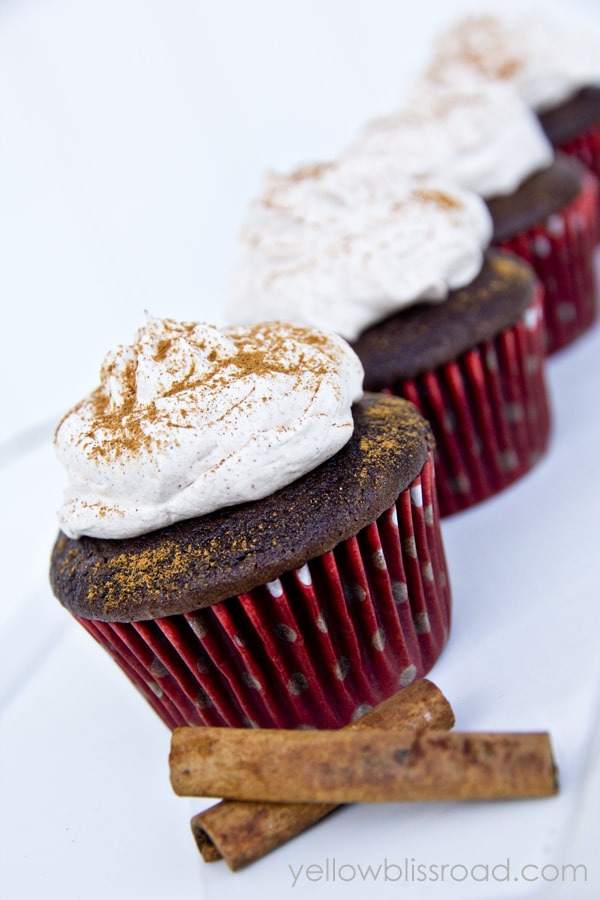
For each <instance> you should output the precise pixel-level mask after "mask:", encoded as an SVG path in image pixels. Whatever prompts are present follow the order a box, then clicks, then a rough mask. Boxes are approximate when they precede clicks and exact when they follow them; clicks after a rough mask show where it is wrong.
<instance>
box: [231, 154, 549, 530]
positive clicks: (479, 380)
mask: <svg viewBox="0 0 600 900" xmlns="http://www.w3.org/2000/svg"><path fill="white" fill-rule="evenodd" d="M369 173H370V174H369V177H370V175H372V174H373V173H372V170H369ZM491 230H492V224H491V218H490V215H489V211H488V210H487V207H486V206H485V204H484V202H483V201H482V200H481V198H480V197H478V196H477V195H475V194H472V193H469V192H467V191H464V190H461V189H460V188H457V187H456V186H454V185H449V184H448V183H443V182H441V181H439V180H431V179H426V178H420V179H410V178H406V177H404V178H403V177H401V176H399V175H398V174H397V173H396V174H395V176H394V177H392V178H390V179H389V180H386V179H384V178H382V177H378V178H375V179H372V180H368V177H367V176H363V175H360V176H359V175H357V173H356V170H355V169H354V168H353V167H350V166H348V165H346V164H345V162H344V163H342V164H341V165H336V164H333V163H332V164H330V165H328V166H315V167H313V168H308V167H306V168H304V169H302V170H299V171H296V172H294V173H292V174H291V175H290V176H288V177H285V176H279V177H275V176H271V177H270V178H268V179H267V182H266V186H265V189H264V192H263V194H262V195H260V196H259V198H257V200H256V201H255V202H254V204H253V206H252V207H251V210H250V214H249V216H248V221H247V223H246V226H245V230H244V232H243V234H242V238H243V248H244V253H243V255H242V259H241V261H240V264H239V268H238V270H237V272H236V275H235V278H234V285H233V296H232V300H231V304H230V316H231V317H232V318H234V319H237V320H241V321H244V320H246V321H249V320H251V319H252V317H256V319H257V320H259V319H260V318H262V317H264V316H281V317H284V316H287V317H294V318H295V319H296V320H297V321H299V322H303V323H304V324H308V323H310V322H312V323H313V324H315V325H318V326H320V327H327V328H329V329H331V330H335V331H337V332H338V333H339V334H341V335H343V336H344V337H345V338H346V339H347V340H349V341H350V342H351V343H352V344H353V346H354V348H355V350H356V351H357V353H358V355H359V356H360V357H361V360H362V362H363V366H364V368H365V384H366V385H367V386H368V388H369V389H370V390H375V391H380V392H382V393H387V394H396V395H399V396H402V397H405V398H408V399H409V400H411V401H412V402H413V403H414V404H415V405H416V406H417V407H418V408H419V409H420V410H421V411H422V412H423V414H424V415H425V417H426V418H428V419H429V421H430V423H431V426H432V429H433V432H434V435H435V438H436V472H437V484H438V492H439V498H440V510H441V514H442V515H449V514H450V513H454V512H457V511H459V510H461V509H465V508H467V507H469V506H472V505H474V504H475V503H478V502H480V501H482V500H485V499H486V498H488V497H490V496H492V495H493V494H495V493H497V492H498V491H499V490H502V489H503V488H504V487H507V486H508V485H509V484H511V483H513V482H514V481H516V480H517V479H518V478H519V477H521V476H522V475H523V474H524V473H525V472H527V471H528V470H529V469H530V468H531V467H532V465H534V463H535V461H536V460H537V459H539V457H540V456H541V455H542V454H543V452H544V451H545V449H546V446H547V443H548V438H549V432H550V421H549V413H548V400H547V395H546V388H545V374H544V368H545V367H544V362H545V354H544V340H543V315H542V294H543V292H542V289H541V286H540V283H539V280H538V279H537V277H536V275H535V273H534V272H533V270H532V269H531V267H530V266H528V265H527V264H526V263H524V262H523V261H522V260H520V259H518V258H517V257H516V256H513V255H508V254H501V253H499V252H495V253H488V254H487V255H485V256H484V252H485V250H486V248H487V246H488V242H489V238H490V235H491Z"/></svg>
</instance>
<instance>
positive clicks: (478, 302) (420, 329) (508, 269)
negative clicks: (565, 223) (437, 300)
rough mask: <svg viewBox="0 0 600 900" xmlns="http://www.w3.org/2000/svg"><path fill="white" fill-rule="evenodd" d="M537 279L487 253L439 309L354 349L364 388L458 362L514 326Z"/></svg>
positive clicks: (514, 261)
mask: <svg viewBox="0 0 600 900" xmlns="http://www.w3.org/2000/svg"><path fill="white" fill-rule="evenodd" d="M535 286H536V277H535V273H534V272H533V270H532V269H531V268H530V266H528V265H527V263H525V262H523V261H522V260H520V259H518V258H517V257H516V256H513V255H512V254H508V253H501V252H499V251H489V252H488V253H487V255H486V260H485V264H484V266H483V268H482V270H481V272H480V273H479V275H478V276H477V278H475V280H474V281H473V282H472V283H471V284H469V285H468V286H466V287H464V288H461V289H459V290H457V291H452V293H451V294H450V296H449V297H448V299H447V301H446V302H445V303H444V304H441V305H439V306H431V305H428V304H423V303H422V304H419V305H418V306H414V307H412V309H408V310H405V311H404V312H402V313H400V314H399V315H397V316H392V317H391V318H389V319H386V320H385V321H384V322H380V323H379V324H377V325H375V326H373V327H372V328H369V329H368V330H367V331H365V332H364V333H363V334H362V335H361V336H360V337H359V339H358V340H357V341H355V342H354V343H353V347H354V349H355V350H356V352H357V354H358V356H359V357H360V359H361V361H362V363H363V366H364V369H365V387H366V388H367V389H368V390H374V391H376V390H380V389H381V388H382V387H389V386H390V385H393V384H395V383H396V382H398V381H401V380H402V379H405V378H414V377H416V376H417V375H421V374H422V373H424V372H429V371H432V370H433V369H435V368H437V367H438V366H440V365H443V364H444V363H446V362H448V361H450V360H453V359H456V358H457V357H458V356H460V354H461V353H463V352H465V351H466V350H469V349H471V348H473V347H476V346H477V345H478V344H480V343H481V342H482V341H486V340H489V339H491V338H494V337H495V336H496V335H497V334H499V333H500V332H501V331H503V330H504V329H505V328H506V327H508V326H510V325H514V324H515V322H516V321H518V319H519V318H520V316H522V315H523V313H524V312H525V310H526V309H527V307H528V306H529V304H530V303H531V301H532V299H533V297H534V291H535Z"/></svg>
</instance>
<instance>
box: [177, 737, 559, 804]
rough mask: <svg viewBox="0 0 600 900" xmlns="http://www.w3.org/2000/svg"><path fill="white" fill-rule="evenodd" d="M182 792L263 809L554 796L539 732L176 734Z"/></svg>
mask: <svg viewBox="0 0 600 900" xmlns="http://www.w3.org/2000/svg"><path fill="white" fill-rule="evenodd" d="M170 766H171V783H172V785H173V789H174V790H175V793H177V794H180V795H183V796H196V797H224V798H229V799H236V800H251V801H261V802H263V801H268V802H271V803H380V802H389V801H421V800H442V801H451V800H496V799H513V798H521V797H545V796H549V795H551V794H555V793H556V790H557V784H556V768H555V765H554V761H553V758H552V751H551V748H550V741H549V736H548V735H547V734H546V733H543V732H542V733H521V734H510V733H505V734H502V733H498V734H493V733H492V734H490V733H461V732H449V733H446V732H441V733H440V732H439V731H434V732H422V733H418V732H417V733H415V732H414V731H402V732H389V731H384V730H383V729H369V730H368V732H362V731H360V730H358V729H341V730H339V731H328V730H321V731H292V730H287V729H285V730H271V729H268V730H256V731H251V730H250V731H249V730H248V729H244V728H179V729H176V731H175V732H174V733H173V736H172V739H171V756H170Z"/></svg>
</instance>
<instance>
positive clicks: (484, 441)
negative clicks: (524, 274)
mask: <svg viewBox="0 0 600 900" xmlns="http://www.w3.org/2000/svg"><path fill="white" fill-rule="evenodd" d="M543 293H544V292H543V289H542V287H541V285H540V284H539V283H538V284H537V286H536V291H535V296H534V299H533V300H532V302H531V304H530V305H529V307H528V308H527V310H526V311H525V314H524V315H523V316H522V317H521V318H520V319H519V321H518V322H517V323H516V324H515V325H514V326H512V327H510V328H507V329H505V330H504V331H502V332H501V333H500V334H499V335H497V336H496V337H495V338H494V339H493V340H489V341H485V342H483V343H481V344H479V345H477V346H476V347H474V348H473V349H471V350H468V351H466V352H465V353H463V354H462V355H461V356H460V357H459V358H458V359H456V360H454V361H451V362H448V363H445V364H444V365H442V366H440V367H438V368H437V369H435V370H433V371H430V372H426V373H424V374H422V375H419V376H417V377H416V378H414V379H405V380H403V381H400V382H398V383H397V384H395V385H394V386H393V388H391V389H390V390H389V392H390V393H394V394H398V395H399V396H401V397H405V398H406V399H408V400H411V401H412V402H413V403H414V404H415V406H417V407H418V408H419V410H420V411H421V413H422V414H423V416H424V417H425V418H426V419H428V420H429V423H430V425H431V428H432V430H433V433H434V435H435V440H436V449H435V465H436V471H437V489H438V497H439V506H440V514H441V516H442V517H444V516H449V515H452V514H453V513H456V512H459V511H461V510H464V509H467V508H468V507H471V506H474V505H475V504H476V503H480V502H481V501H483V500H486V499H487V498H489V497H492V496H493V495H495V494H497V493H499V492H500V491H502V490H504V488H506V487H508V486H509V485H511V484H512V483H513V482H515V481H517V480H518V479H519V478H521V477H522V476H523V475H524V474H525V473H526V472H528V471H529V470H530V469H531V468H532V467H533V466H534V465H535V463H536V462H537V461H538V459H539V458H540V457H541V456H542V455H543V453H544V452H545V450H546V448H547V445H548V441H549V436H550V430H551V423H550V410H549V402H548V394H547V389H546V378H545V354H544V330H543V328H544V326H543V321H544V320H543Z"/></svg>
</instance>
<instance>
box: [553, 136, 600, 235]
mask: <svg viewBox="0 0 600 900" xmlns="http://www.w3.org/2000/svg"><path fill="white" fill-rule="evenodd" d="M555 149H556V150H560V151H561V152H562V153H566V154H567V156H574V157H575V159H578V160H579V161H580V162H581V163H583V165H584V166H586V167H587V168H588V169H589V170H590V172H592V173H593V174H594V175H595V176H596V177H597V178H600V122H595V123H594V124H593V125H591V126H590V127H589V128H587V129H586V130H585V131H583V132H582V133H581V134H578V135H577V136H576V137H574V138H571V139H570V140H568V141H564V142H563V143H562V144H556V145H555ZM597 214H598V219H597V228H596V243H600V192H599V193H598V203H597Z"/></svg>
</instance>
